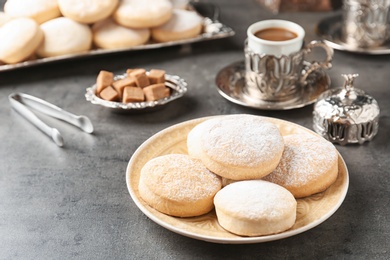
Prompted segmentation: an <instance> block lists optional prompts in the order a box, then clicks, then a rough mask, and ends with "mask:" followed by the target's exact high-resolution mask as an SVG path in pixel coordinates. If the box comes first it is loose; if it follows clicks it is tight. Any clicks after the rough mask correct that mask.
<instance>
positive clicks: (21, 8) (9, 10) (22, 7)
mask: <svg viewBox="0 0 390 260" xmlns="http://www.w3.org/2000/svg"><path fill="white" fill-rule="evenodd" d="M4 12H5V13H6V14H8V15H9V16H11V17H29V18H31V19H34V20H35V21H36V22H37V23H39V24H41V23H43V22H46V21H48V20H50V19H54V18H56V17H59V16H60V15H61V13H60V9H59V8H58V3H57V0H8V1H7V2H6V3H5V4H4Z"/></svg>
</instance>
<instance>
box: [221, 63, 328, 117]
mask: <svg viewBox="0 0 390 260" xmlns="http://www.w3.org/2000/svg"><path fill="white" fill-rule="evenodd" d="M304 64H305V66H308V65H309V64H308V63H307V62H304ZM245 74H246V69H245V63H244V61H239V62H235V63H232V64H230V65H228V66H226V67H225V68H223V69H221V70H220V71H219V72H218V74H217V77H216V85H217V88H218V92H219V94H221V96H223V97H224V98H226V99H227V100H229V101H231V102H233V103H236V104H238V105H241V106H246V107H252V108H256V109H262V110H290V109H296V108H300V107H304V106H307V105H310V104H312V103H314V102H315V101H316V100H317V98H318V97H319V96H320V95H321V94H322V93H323V92H324V91H326V90H327V89H328V88H329V86H330V78H329V76H328V74H327V73H326V72H325V71H324V70H323V69H318V70H316V71H314V72H312V73H310V74H309V75H308V76H307V78H306V84H305V85H304V86H303V90H302V95H301V96H299V97H298V98H296V99H293V100H288V101H278V102H276V101H265V100H261V99H258V98H254V97H252V96H250V95H249V94H248V93H247V91H245V89H246V88H245V86H246V84H247V83H246V78H245Z"/></svg>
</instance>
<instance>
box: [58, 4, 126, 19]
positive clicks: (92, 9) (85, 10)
mask: <svg viewBox="0 0 390 260" xmlns="http://www.w3.org/2000/svg"><path fill="white" fill-rule="evenodd" d="M118 2H119V1H118V0H58V5H59V8H60V10H61V13H62V14H63V15H64V16H65V17H68V18H70V19H72V20H75V21H77V22H79V23H95V22H97V21H100V20H103V19H105V18H107V17H109V16H110V15H111V14H112V13H113V12H114V10H115V8H116V7H117V6H118Z"/></svg>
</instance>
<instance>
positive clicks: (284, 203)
mask: <svg viewBox="0 0 390 260" xmlns="http://www.w3.org/2000/svg"><path fill="white" fill-rule="evenodd" d="M214 205H215V211H216V213H217V219H218V222H219V224H220V225H221V226H222V227H223V228H224V229H226V230H227V231H229V232H232V233H234V234H237V235H240V236H263V235H271V234H276V233H280V232H283V231H286V230H287V229H289V228H291V227H292V226H293V225H294V223H295V219H296V211H297V202H296V200H295V198H294V196H293V195H292V194H291V193H290V192H289V191H288V190H286V189H285V188H283V187H281V186H279V185H277V184H274V183H271V182H267V181H263V180H247V181H238V182H235V183H232V184H229V185H227V186H226V187H224V188H222V189H221V190H220V191H218V193H217V194H216V195H215V197H214Z"/></svg>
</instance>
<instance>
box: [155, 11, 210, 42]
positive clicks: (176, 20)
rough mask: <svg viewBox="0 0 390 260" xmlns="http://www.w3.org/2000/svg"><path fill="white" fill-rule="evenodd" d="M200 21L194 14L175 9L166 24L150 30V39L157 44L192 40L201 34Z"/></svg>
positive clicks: (200, 18)
mask: <svg viewBox="0 0 390 260" xmlns="http://www.w3.org/2000/svg"><path fill="white" fill-rule="evenodd" d="M202 21H203V20H202V17H200V16H199V15H198V14H197V13H196V12H193V11H187V10H180V9H175V10H174V11H173V15H172V18H171V19H170V20H169V21H168V22H166V23H165V24H163V25H161V26H158V27H155V28H153V29H152V37H153V39H154V40H155V41H157V42H170V41H178V40H184V39H189V38H194V37H195V36H197V35H199V34H200V33H201V32H202Z"/></svg>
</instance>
